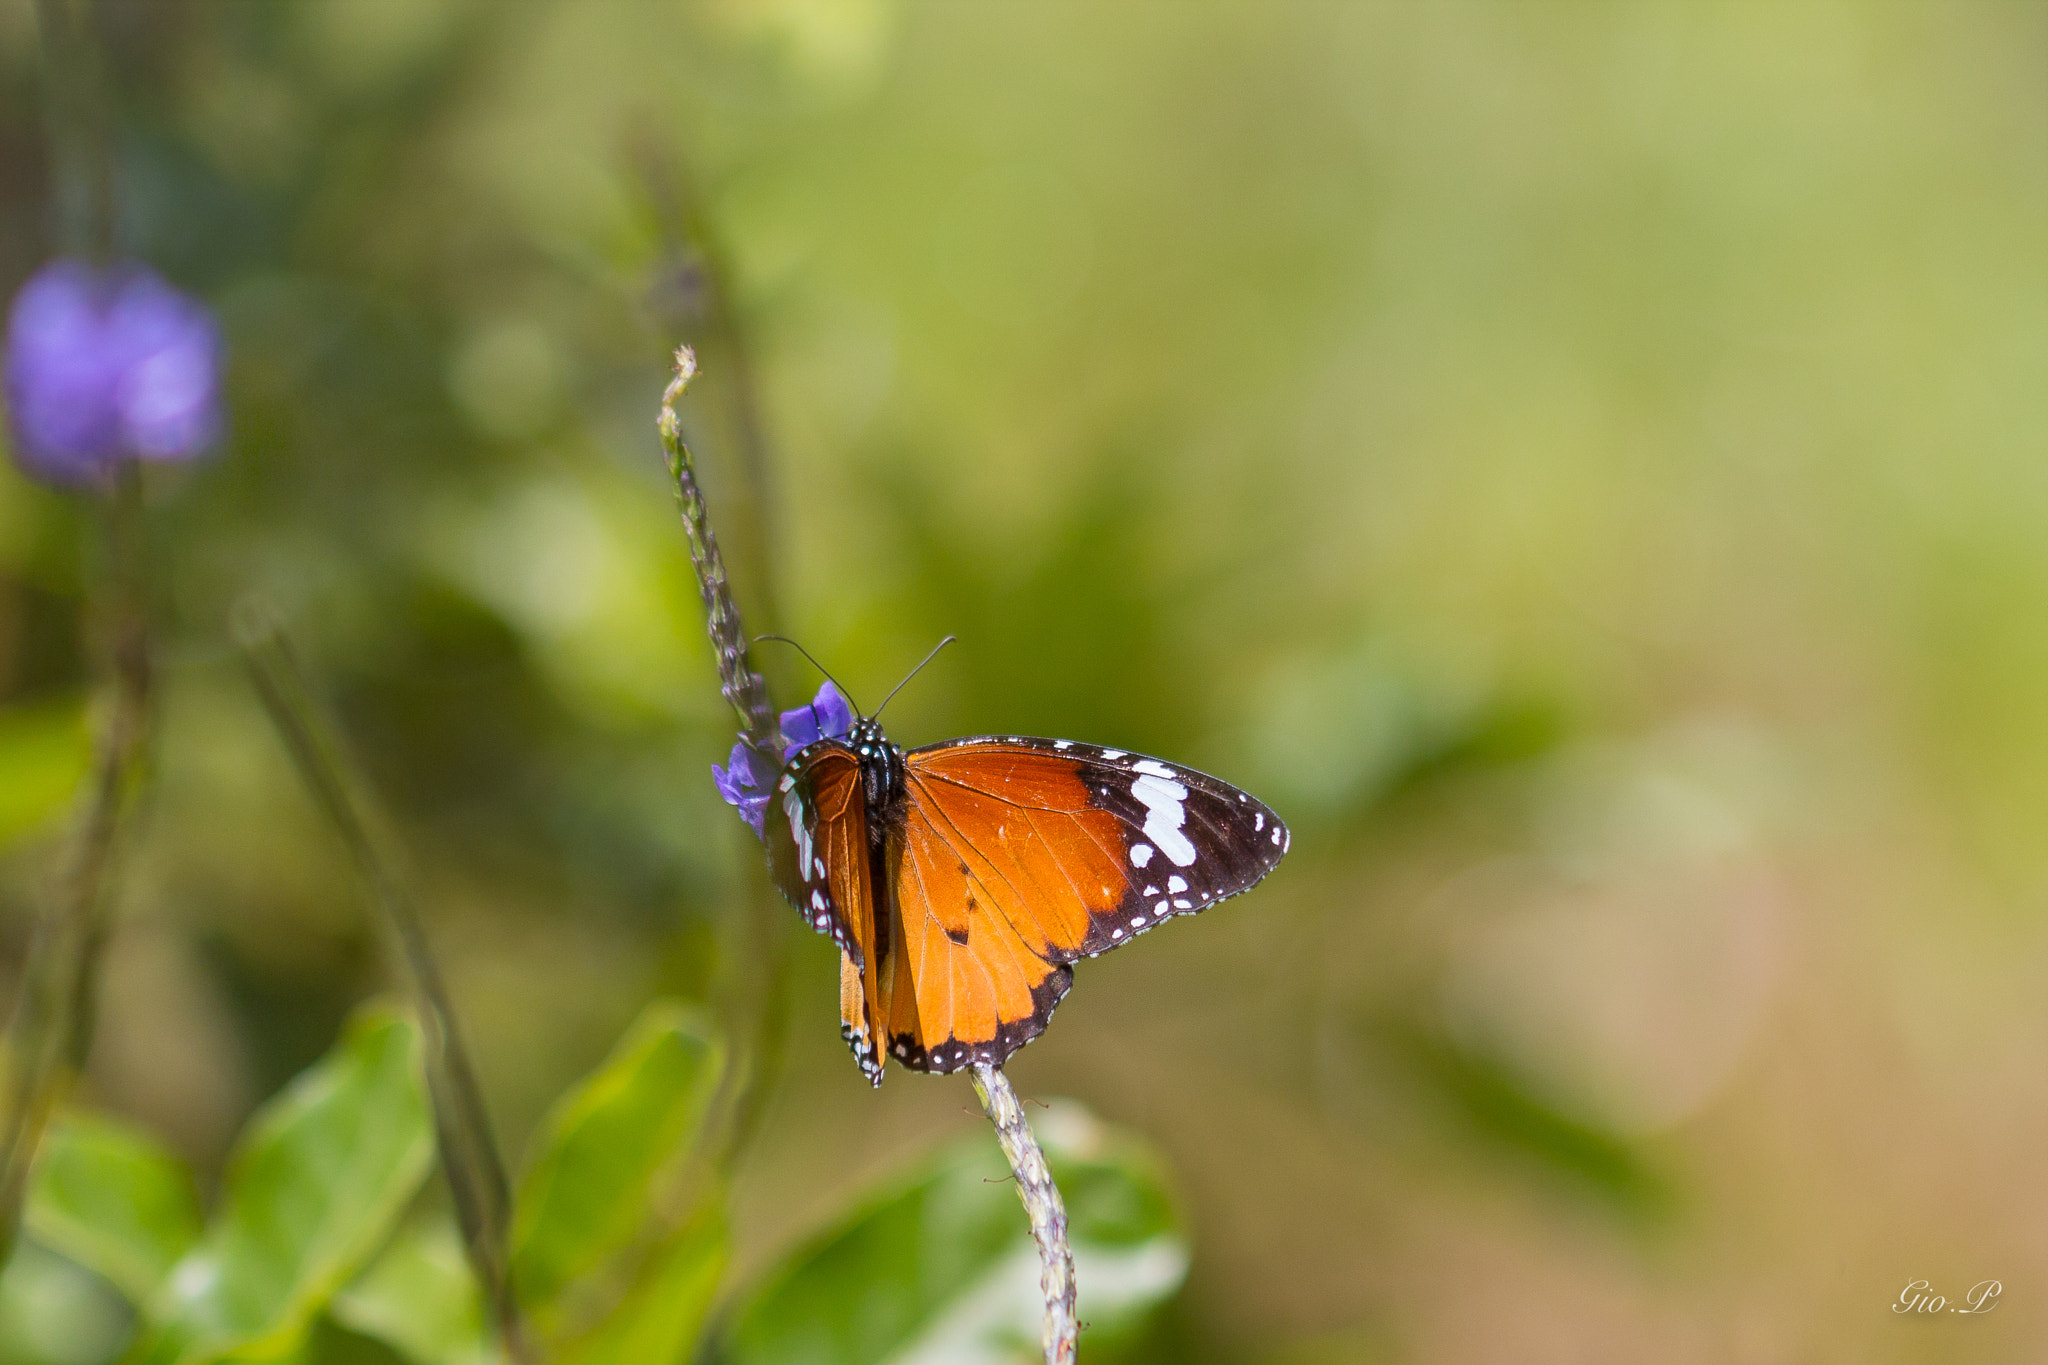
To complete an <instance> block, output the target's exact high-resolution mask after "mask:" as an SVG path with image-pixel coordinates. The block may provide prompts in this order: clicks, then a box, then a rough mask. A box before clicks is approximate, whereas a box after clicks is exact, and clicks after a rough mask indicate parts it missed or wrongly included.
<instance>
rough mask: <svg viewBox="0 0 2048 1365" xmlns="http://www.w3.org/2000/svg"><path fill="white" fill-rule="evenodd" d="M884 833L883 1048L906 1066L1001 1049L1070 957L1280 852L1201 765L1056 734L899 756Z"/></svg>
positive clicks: (1275, 823)
mask: <svg viewBox="0 0 2048 1365" xmlns="http://www.w3.org/2000/svg"><path fill="white" fill-rule="evenodd" d="M905 767H906V785H907V789H908V801H907V805H908V813H907V814H906V816H905V818H904V820H903V822H902V828H901V829H900V831H898V832H896V833H894V834H892V850H891V861H890V869H891V879H892V884H893V892H894V896H893V899H894V903H895V905H896V914H895V916H894V919H895V921H896V923H895V924H894V925H893V926H892V954H891V955H892V957H893V959H894V961H893V964H892V970H891V972H890V977H891V1002H890V1009H889V1012H888V1023H889V1039H888V1042H889V1050H890V1052H891V1054H892V1055H894V1056H896V1057H897V1058H898V1059H900V1060H902V1061H903V1062H904V1063H905V1064H906V1065H908V1066H910V1067H912V1068H913V1069H915V1070H922V1071H952V1070H956V1069H958V1068H959V1067H961V1066H964V1065H967V1064H969V1063H971V1062H988V1063H992V1064H1000V1063H1001V1062H1002V1061H1003V1060H1004V1059H1005V1058H1007V1057H1008V1056H1009V1055H1010V1053H1012V1052H1014V1051H1015V1050H1016V1049H1017V1048H1018V1047H1021V1046H1022V1045H1023V1044H1024V1043H1026V1042H1028V1041H1030V1039H1032V1038H1034V1037H1036V1036H1037V1035H1038V1033H1039V1032H1040V1031H1042V1030H1043V1029H1044V1027H1045V1024H1046V1022H1047V1020H1048V1019H1049V1018H1050V1017H1051V1014H1052V1010H1053V1007H1054V1006H1055V1005H1056V1004H1058V1002H1059V999H1060V997H1061V996H1062V995H1064V994H1065V993H1066V990H1067V987H1068V985H1069V984H1070V983H1071V980H1072V971H1071V969H1070V968H1069V966H1068V964H1070V963H1072V962H1073V961H1075V960H1076V959H1078V958H1081V957H1092V956H1094V955H1096V954H1098V953H1102V952H1107V951H1108V950H1109V949H1111V948H1115V947H1118V946H1120V945H1121V944H1123V943H1126V942H1129V941H1130V939H1131V938H1133V937H1135V936H1136V935H1138V934H1140V933H1143V932H1144V931H1145V930H1147V929H1149V928H1151V927H1152V926H1153V925H1155V924H1157V923H1159V922H1160V921H1161V920H1164V919H1168V918H1171V917H1172V916H1175V915H1183V914H1194V913H1197V912H1199V911H1201V910H1203V909H1206V908H1207V907H1209V906H1210V905H1213V904H1215V903H1216V902H1217V901H1220V900H1223V899H1225V898H1227V897H1229V896H1233V895H1236V894H1237V893H1238V892H1240V891H1244V890H1246V889H1248V888H1249V887H1250V886H1252V885H1253V884H1254V883H1255V882H1257V881H1258V880H1259V879H1260V878H1261V877H1263V876H1265V874H1266V873H1267V872H1269V871H1271V870H1272V868H1273V866H1274V865H1275V864H1276V863H1278V862H1279V860H1280V856H1281V855H1282V854H1283V853H1285V852H1286V850H1287V845H1288V834H1287V829H1286V826H1284V825H1283V824H1281V823H1280V821H1279V819H1278V818H1277V817H1276V816H1274V814H1273V813H1272V811H1270V810H1268V809H1267V808H1266V807H1265V806H1264V805H1262V804H1260V803H1259V802H1257V801H1254V800H1253V799H1252V798H1251V797H1249V796H1247V795H1246V794H1245V793H1243V792H1241V791H1239V790H1237V789H1236V788H1235V787H1232V786H1230V785H1229V784H1228V783H1224V782H1219V781H1217V780H1216V779H1215V778H1212V777H1208V776H1206V775H1205V774H1202V773H1197V772H1194V771H1192V770H1190V769H1186V768H1182V767H1178V766H1176V765H1174V764H1169V763H1165V762H1162V761H1160V760H1158V759H1151V758H1146V757H1143V756H1142V755H1136V754H1130V753H1126V752H1123V751H1119V750H1114V749H1100V748H1097V747H1095V746H1092V745H1084V744H1076V743H1073V742H1072V741H1068V740H1044V739H1023V738H1015V737H1011V738H1001V737H997V738H982V739H964V740H954V741H952V742H950V743H947V744H940V745H934V746H932V747H930V748H925V749H918V750H915V751H913V752H912V753H910V754H909V755H907V756H906V760H905Z"/></svg>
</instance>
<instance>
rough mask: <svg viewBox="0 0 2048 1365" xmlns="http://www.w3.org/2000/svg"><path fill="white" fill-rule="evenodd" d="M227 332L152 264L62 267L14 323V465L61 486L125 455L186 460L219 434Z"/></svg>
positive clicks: (10, 334)
mask: <svg viewBox="0 0 2048 1365" xmlns="http://www.w3.org/2000/svg"><path fill="white" fill-rule="evenodd" d="M220 350H221V348H220V333H219V330H218V328H216V327H215V325H214V321H213V318H212V316H211V315H210V314H209V313H208V312H207V311H206V309H205V308H204V307H202V306H201V305H200V304H199V303H197V302H196V301H194V300H192V299H190V298H188V297H186V296H185V295H183V294H181V293H179V292H178V291H177V290H176V289H173V288H172V287H171V286H170V285H168V284H166V283H164V281H163V280H162V279H161V278H160V277H159V276H158V275H157V274H156V273H155V272H154V271H152V270H150V269H149V267H147V266H145V265H141V264H138V263H135V262H124V263H121V264H118V265H115V266H111V267H109V268H107V269H105V270H98V269H95V268H94V267H92V266H90V265H87V264H85V263H84V262H81V261H73V260H57V261H52V262H51V263H50V264H48V265H46V266H44V267H43V268H42V269H41V270H39V271H37V272H36V273H35V274H34V275H33V276H31V277H30V279H29V281H28V283H27V284H25V285H23V286H22V287H21V292H20V293H18V294H16V295H15V296H14V306H13V308H12V309H11V310H10V312H9V314H8V319H7V358H6V362H5V368H6V388H7V415H8V424H9V427H10V429H11V435H12V441H13V446H14V457H15V459H16V461H17V462H19V463H20V465H21V466H22V468H23V469H25V470H27V471H28V472H29V473H31V474H33V475H35V476H37V477H39V478H42V479H46V480H49V481H51V482H54V483H72V484H75V483H88V482H91V481H92V480H94V479H96V478H99V477H101V476H103V475H104V474H106V473H107V472H108V471H109V470H111V469H112V468H113V466H114V463H115V461H117V460H120V459H124V458H125V459H137V460H187V459H191V458H192V457H193V456H196V455H198V454H200V453H201V452H202V451H204V450H205V449H206V448H207V447H208V446H210V445H211V444H213V441H214V439H215V437H216V436H218V435H219V432H220V406H219V371H220Z"/></svg>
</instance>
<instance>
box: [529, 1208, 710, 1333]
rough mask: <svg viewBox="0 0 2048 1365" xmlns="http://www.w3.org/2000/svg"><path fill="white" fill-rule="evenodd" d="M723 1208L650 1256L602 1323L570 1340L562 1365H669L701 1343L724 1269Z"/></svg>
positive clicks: (702, 1217) (701, 1217) (706, 1214)
mask: <svg viewBox="0 0 2048 1365" xmlns="http://www.w3.org/2000/svg"><path fill="white" fill-rule="evenodd" d="M727 1242H728V1239H727V1235H726V1227H725V1215H724V1211H723V1209H722V1208H720V1207H718V1205H717V1204H715V1203H714V1204H712V1205H711V1206H710V1207H707V1208H706V1210H705V1211H704V1212H703V1213H702V1214H700V1215H699V1216H698V1218H697V1220H696V1221H695V1222H694V1223H693V1224H691V1225H688V1226H686V1227H684V1228H682V1229H681V1230H680V1231H678V1232H677V1233H675V1234H674V1235H673V1236H671V1237H670V1238H669V1239H668V1241H667V1243H666V1244H665V1245H663V1246H662V1247H660V1248H659V1249H658V1250H657V1251H656V1253H655V1254H654V1255H653V1256H651V1257H650V1258H649V1259H648V1261H647V1263H646V1265H645V1266H644V1267H643V1268H642V1270H641V1273H640V1274H639V1276H638V1277H637V1278H636V1279H635V1280H634V1282H633V1286H632V1288H631V1290H630V1291H629V1292H628V1293H627V1294H626V1296H625V1298H624V1299H623V1300H622V1301H621V1302H619V1303H618V1304H617V1305H616V1306H614V1307H613V1308H612V1309H611V1311H610V1312H608V1313H607V1314H605V1316H604V1319H603V1322H602V1323H601V1324H600V1325H599V1327H598V1328H597V1329H596V1330H595V1331H593V1332H591V1333H590V1334H588V1335H587V1336H585V1337H583V1338H581V1339H579V1340H577V1341H574V1342H571V1343H569V1344H568V1345H567V1346H566V1347H565V1348H564V1349H563V1350H562V1351H561V1352H560V1354H559V1356H558V1357H557V1358H558V1360H559V1362H560V1365H670V1363H671V1362H675V1361H679V1360H683V1359H685V1358H686V1357H685V1352H687V1351H688V1350H689V1349H690V1348H691V1347H692V1346H694V1345H695V1344H696V1342H697V1338H698V1335H699V1334H700V1333H701V1332H702V1330H703V1327H704V1319H705V1318H706V1317H707V1316H708V1315H709V1314H710V1312H711V1299H712V1296H713V1295H714V1294H716V1293H717V1292H718V1283H719V1280H720V1279H721V1278H722V1277H723V1275H724V1273H725V1262H726V1250H727Z"/></svg>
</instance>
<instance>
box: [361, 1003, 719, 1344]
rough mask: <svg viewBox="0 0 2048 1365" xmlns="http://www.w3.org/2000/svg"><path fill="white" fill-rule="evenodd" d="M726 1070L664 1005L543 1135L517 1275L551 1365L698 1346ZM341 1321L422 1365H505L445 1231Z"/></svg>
mask: <svg viewBox="0 0 2048 1365" xmlns="http://www.w3.org/2000/svg"><path fill="white" fill-rule="evenodd" d="M724 1070H725V1052H724V1048H723V1047H722V1045H721V1044H720V1043H719V1042H718V1041H717V1039H716V1038H715V1037H713V1035H712V1034H711V1032H710V1030H709V1029H708V1027H707V1026H706V1025H705V1024H704V1023H703V1022H702V1021H701V1020H699V1019H698V1018H697V1017H696V1016H695V1015H693V1014H692V1013H691V1012H690V1011H688V1010H686V1009H684V1008H683V1007H681V1006H679V1005H677V1004H676V1003H674V1002H672V1001H656V1002H655V1003H654V1004H652V1005H650V1006H649V1007H648V1008H647V1009H646V1011H645V1012H643V1013H642V1015H641V1016H640V1019H639V1020H638V1021H637V1022H636V1023H635V1024H634V1025H633V1027H632V1028H631V1029H629V1030H628V1031H627V1033H626V1036H625V1037H624V1038H623V1039H622V1040H621V1041H620V1043H619V1045H618V1047H617V1048H616V1049H615V1050H614V1051H613V1053H612V1055H611V1056H610V1057H609V1058H608V1059H607V1060H606V1061H605V1063H604V1065H603V1066H601V1067H600V1068H599V1069H598V1070H597V1072H596V1073H595V1074H593V1075H592V1076H591V1077H589V1078H588V1079H587V1080H586V1081H584V1082H583V1084H582V1085H581V1086H579V1087H577V1088H576V1089H575V1090H572V1091H571V1092H570V1093H569V1094H568V1095H566V1096H564V1097H563V1098H562V1100H561V1102H560V1103H559V1104H558V1105H557V1106H556V1108H555V1110H554V1112H553V1113H552V1114H551V1115H550V1116H549V1118H548V1120H547V1121H546V1123H545V1124H544V1125H543V1126H542V1131H541V1135H540V1138H539V1141H538V1150H537V1151H536V1153H535V1156H534V1159H533V1162H532V1165H531V1166H530V1168H529V1169H528V1171H527V1173H526V1176H525V1178H524V1179H523V1180H522V1181H521V1182H520V1188H519V1193H518V1197H517V1201H516V1204H515V1212H514V1222H513V1243H512V1266H513V1282H514V1283H515V1285H516V1286H517V1287H518V1290H519V1294H520V1298H521V1300H522V1302H523V1305H524V1306H525V1308H526V1309H527V1311H528V1313H529V1315H530V1318H531V1322H532V1324H533V1326H534V1329H535V1331H536V1333H537V1334H538V1336H539V1337H540V1338H541V1340H542V1341H543V1343H544V1345H545V1348H546V1351H547V1355H548V1358H549V1359H550V1360H555V1361H560V1362H563V1365H572V1363H573V1365H640V1363H641V1362H663V1361H675V1360H678V1359H680V1358H681V1357H682V1356H683V1355H684V1353H685V1352H686V1351H687V1349H688V1348H689V1347H690V1346H691V1344H693V1343H694V1342H695V1341H696V1340H697V1336H698V1333H699V1331H700V1329H701V1327H702V1325H703V1322H704V1317H705V1315H706V1313H707V1312H708V1311H709V1309H710V1305H711V1297H712V1294H713V1293H714V1292H715V1291H716V1289H717V1287H718V1282H719V1277H720V1275H721V1274H722V1272H723V1270H724V1267H725V1259H726V1243H727V1238H726V1229H725V1223H724V1217H723V1210H722V1208H721V1203H722V1200H721V1198H720V1195H721V1193H722V1192H721V1191H720V1190H719V1189H718V1188H717V1186H716V1183H715V1181H713V1180H711V1179H710V1174H709V1172H698V1174H700V1175H702V1176H704V1177H705V1179H704V1181H703V1183H701V1184H699V1185H697V1186H695V1187H692V1186H690V1185H689V1184H688V1183H687V1182H688V1178H689V1176H690V1174H691V1172H692V1170H693V1167H692V1165H691V1159H692V1157H693V1156H695V1155H697V1153H698V1151H699V1143H698V1138H699V1137H700V1136H701V1134H702V1131H703V1127H704V1119H705V1116H706V1113H707V1112H708V1110H709V1107H710V1103H711V1099H712V1096H713V1095H714V1094H715V1093H716V1092H717V1089H718V1085H719V1082H720V1080H721V1078H722V1077H723V1075H724ZM334 1314H335V1317H336V1318H337V1319H338V1320H339V1321H341V1322H342V1323H344V1324H346V1325H347V1326H348V1327H350V1328H352V1329H353V1330H355V1331H357V1332H360V1333H362V1334H363V1335H365V1336H369V1337H374V1338H376V1339H377V1340H380V1341H382V1342H384V1343H385V1344H386V1345H388V1346H390V1347H392V1348H394V1349H395V1350H397V1351H399V1352H401V1353H402V1354H403V1355H404V1356H405V1357H406V1358H408V1359H410V1360H412V1361H414V1362H416V1363H417V1365H474V1362H479V1361H487V1360H492V1359H495V1358H496V1356H495V1354H494V1352H493V1348H492V1347H491V1345H490V1337H489V1335H488V1333H487V1331H486V1325H485V1321H484V1313H483V1310H482V1305H481V1297H480V1295H479V1294H478V1291H477V1286H476V1281H475V1279H474V1278H473V1277H472V1275H471V1274H470V1271H469V1267H468V1265H467V1264H466V1263H465V1262H464V1261H463V1259H462V1255H461V1245H460V1243H459V1241H458V1240H457V1237H456V1234H455V1231H454V1228H453V1225H452V1224H451V1223H449V1222H448V1221H447V1220H446V1219H440V1220H435V1221H433V1222H430V1223H427V1224H424V1225H422V1226H420V1227H417V1228H414V1229H410V1230H408V1232H407V1233H405V1234H404V1235H402V1236H401V1237H399V1238H398V1239H397V1240H396V1241H395V1242H394V1243H393V1244H392V1246H391V1248H390V1249H389V1250H388V1251H387V1252H386V1253H385V1254H384V1256H383V1257H382V1258H380V1259H379V1260H378V1262H377V1263H376V1264H375V1265H374V1266H372V1267H371V1268H370V1270H369V1271H368V1272H367V1273H366V1274H365V1275H364V1276H363V1277H362V1279H361V1280H360V1281H358V1282H357V1283H356V1284H355V1285H352V1286H351V1287H350V1288H349V1289H348V1290H346V1291H345V1292H344V1293H343V1294H342V1295H341V1296H340V1297H339V1298H338V1299H337V1300H336V1301H335V1305H334Z"/></svg>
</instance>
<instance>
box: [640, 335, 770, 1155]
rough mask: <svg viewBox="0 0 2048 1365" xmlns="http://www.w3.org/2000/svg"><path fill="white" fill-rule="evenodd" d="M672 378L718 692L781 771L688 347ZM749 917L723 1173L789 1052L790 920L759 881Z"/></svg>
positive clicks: (731, 1013)
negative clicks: (695, 429)
mask: <svg viewBox="0 0 2048 1365" xmlns="http://www.w3.org/2000/svg"><path fill="white" fill-rule="evenodd" d="M675 364H676V371H675V378H674V379H673V380H671V381H670V383H669V386H668V389H667V391H666V392H665V393H663V395H662V400H661V417H660V421H659V423H658V426H659V430H660V433H661V444H662V450H663V451H664V453H665V454H666V455H667V457H668V468H669V475H670V477H671V478H673V479H674V480H675V487H676V506H677V508H678V509H679V510H680V511H681V513H682V518H683V533H684V536H685V537H686V538H687V539H688V541H689V546H690V563H691V566H692V567H693V568H694V569H695V570H696V574H697V587H698V590H699V592H700V593H701V594H702V595H703V598H704V610H705V614H706V625H707V627H708V629H709V631H710V634H711V646H712V649H713V651H714V652H715V654H716V655H717V659H718V682H719V691H720V693H721V694H722V695H723V696H724V697H725V699H726V701H727V703H728V704H730V705H731V707H732V708H733V711H734V713H735V714H736V715H737V716H738V718H739V722H740V735H741V738H742V739H743V740H744V741H745V742H746V743H748V744H750V745H752V746H753V747H754V748H755V749H756V750H757V751H759V752H760V753H762V754H763V755H766V756H767V759H768V765H769V767H770V768H780V767H781V753H782V746H781V734H780V730H779V722H778V720H777V719H776V715H775V707H774V703H773V702H772V701H771V700H770V698H769V695H768V684H767V681H766V680H765V679H764V678H762V676H761V675H760V674H759V673H758V672H756V671H755V670H754V667H753V662H752V659H751V657H750V655H749V653H748V640H747V633H746V629H745V627H744V626H743V625H742V624H741V622H740V609H739V604H738V603H737V602H736V601H735V600H734V598H733V593H732V584H731V580H730V579H729V578H728V577H727V575H726V569H725V558H724V556H723V555H722V554H721V553H720V551H719V548H718V536H717V534H716V533H715V532H714V531H713V530H712V526H711V515H710V512H709V510H708V509H707V508H706V506H705V502H704V494H703V490H702V489H701V488H700V487H699V486H698V483H697V472H696V463H695V460H694V457H693V456H692V455H691V453H690V447H689V444H688V443H687V442H686V441H685V440H684V438H683V425H682V419H681V417H680V416H679V415H678V414H677V411H676V404H677V403H678V402H679V401H680V400H681V398H682V396H683V392H684V390H685V389H687V388H688V387H689V384H690V381H691V379H692V378H694V377H695V375H696V373H697V358H696V355H695V353H694V352H692V351H691V350H690V348H689V347H687V346H685V347H682V348H681V349H679V350H678V351H677V352H676V357H675ZM751 899H752V902H753V904H752V905H751V906H749V907H748V908H749V910H750V911H751V913H749V914H746V915H744V916H738V917H735V920H736V922H735V923H734V925H733V931H732V933H731V934H730V936H729V938H728V940H727V947H726V951H725V962H724V967H723V971H722V973H721V978H722V990H723V992H724V995H725V997H726V998H725V1000H724V1002H723V1008H722V1009H721V1013H722V1015H723V1016H724V1018H725V1019H726V1021H727V1033H728V1037H729V1039H730V1044H731V1047H732V1057H733V1064H732V1067H731V1069H730V1071H729V1073H728V1076H729V1083H728V1086H727V1093H726V1095H725V1096H724V1098H723V1099H722V1101H721V1103H720V1110H721V1113H722V1118H721V1120H720V1123H719V1125H718V1129H719V1134H720V1135H719V1137H718V1138H717V1146H718V1149H719V1153H720V1163H719V1164H720V1165H726V1164H729V1162H730V1160H731V1159H732V1157H733V1156H734V1155H736V1154H737V1153H738V1152H739V1151H740V1150H742V1149H743V1148H744V1147H745V1146H746V1143H747V1141H748V1139H749V1138H750V1136H751V1135H752V1133H753V1130H754V1126H755V1125H756V1124H757V1123H758V1122H759V1120H760V1116H761V1112H762V1109H763V1106H764V1104H765V1101H766V1098H767V1093H768V1090H769V1088H770V1086H771V1084H772V1082H773V1080H774V1075H775V1071H776V1068H777V1066H778V1064H779V1061H780V1057H781V1050H782V1025H783V1014H784V1009H783V1004H784V1001H783V981H784V977H785V975H786V973H785V971H784V964H785V960H786V958H787V956H788V942H789V929H790V916H789V915H787V914H783V913H778V910H780V908H781V907H779V906H778V905H777V904H776V901H777V897H776V894H775V892H774V891H773V890H772V889H770V888H769V887H768V885H767V883H766V881H765V879H763V878H759V877H757V878H755V881H754V890H753V894H752V896H751Z"/></svg>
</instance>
